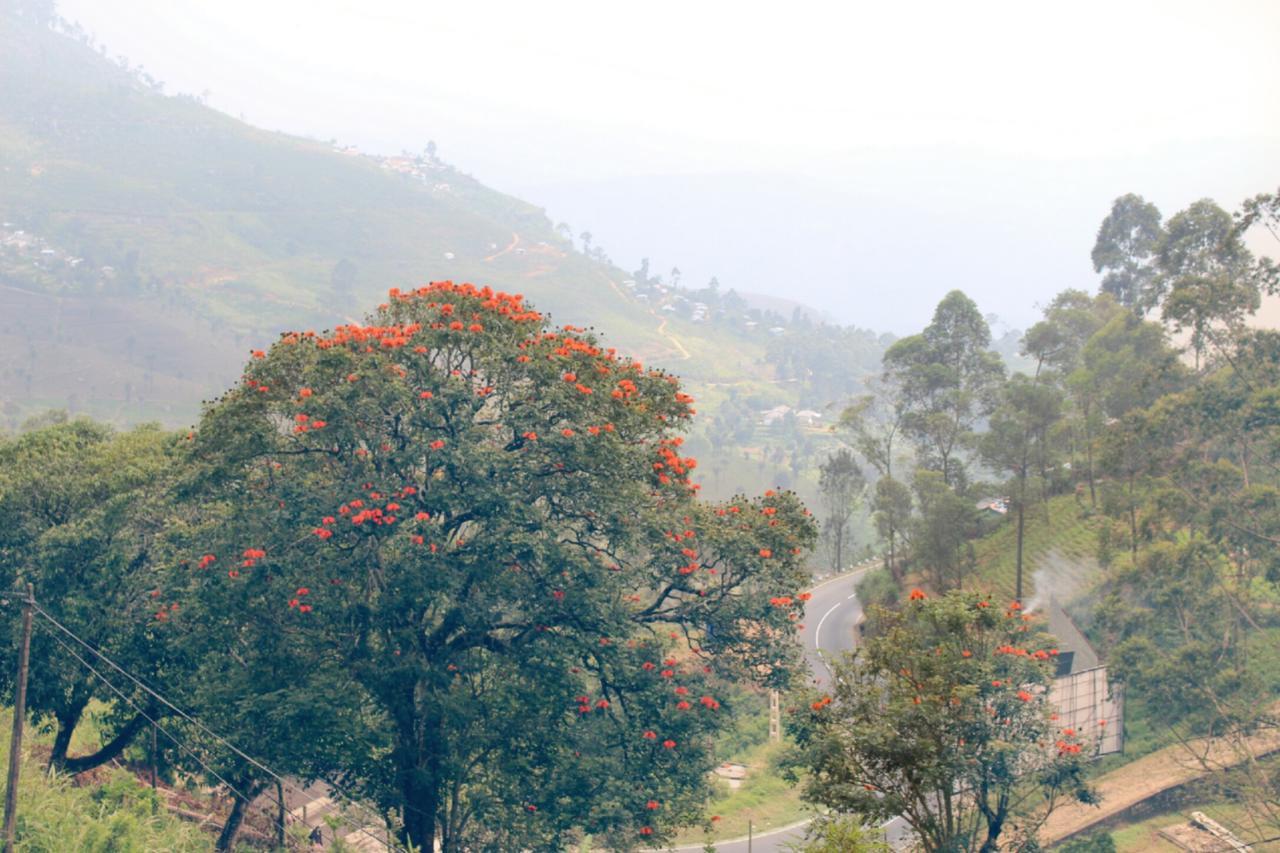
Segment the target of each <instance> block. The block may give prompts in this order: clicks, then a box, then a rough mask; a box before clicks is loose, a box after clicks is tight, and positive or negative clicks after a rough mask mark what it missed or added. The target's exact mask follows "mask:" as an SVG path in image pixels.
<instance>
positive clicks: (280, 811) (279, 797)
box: [276, 779, 286, 850]
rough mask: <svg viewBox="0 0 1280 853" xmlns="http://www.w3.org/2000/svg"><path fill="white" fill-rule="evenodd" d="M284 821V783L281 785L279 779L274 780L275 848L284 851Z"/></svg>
mask: <svg viewBox="0 0 1280 853" xmlns="http://www.w3.org/2000/svg"><path fill="white" fill-rule="evenodd" d="M284 821H285V809H284V783H282V782H281V781H280V780H279V779H277V780H276V846H277V847H279V848H280V849H281V850H284V849H286V848H285V837H284V834H285V833H284Z"/></svg>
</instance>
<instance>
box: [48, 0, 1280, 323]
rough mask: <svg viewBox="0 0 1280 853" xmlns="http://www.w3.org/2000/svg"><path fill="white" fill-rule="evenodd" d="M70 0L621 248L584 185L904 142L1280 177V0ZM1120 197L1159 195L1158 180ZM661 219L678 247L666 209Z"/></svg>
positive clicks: (110, 33)
mask: <svg viewBox="0 0 1280 853" xmlns="http://www.w3.org/2000/svg"><path fill="white" fill-rule="evenodd" d="M59 8H60V12H61V14H62V15H63V16H64V17H66V18H69V19H72V20H78V21H79V22H80V23H81V24H82V25H84V26H85V28H86V29H88V30H89V31H90V32H92V33H94V34H96V35H97V37H98V39H99V40H100V41H102V42H105V43H106V45H107V46H108V48H109V49H110V50H111V52H112V54H113V55H114V54H124V55H126V56H128V57H129V59H130V60H131V61H132V63H133V64H135V65H137V64H139V63H141V64H143V65H145V66H146V68H147V69H148V70H149V71H150V72H151V73H152V74H153V75H154V76H155V77H157V78H158V79H161V80H164V81H165V82H166V83H167V84H168V91H171V92H172V91H182V92H189V93H200V92H202V91H204V90H208V91H209V92H210V93H211V96H210V103H211V104H212V105H213V106H215V107H217V108H219V109H222V110H224V111H226V112H228V113H231V114H233V115H240V114H243V115H244V116H245V117H246V118H247V119H248V120H249V121H251V122H253V123H254V124H257V125H260V126H263V127H267V128H271V129H280V130H286V131H291V132H294V133H299V134H304V135H309V136H314V137H317V138H321V139H329V138H337V139H338V140H340V141H342V142H348V143H356V144H358V145H360V146H361V147H362V148H365V149H368V150H375V151H382V152H394V151H398V150H400V149H402V148H404V149H412V150H421V148H422V147H423V146H424V145H425V144H426V142H427V140H429V139H434V140H435V141H436V142H437V143H438V144H439V147H440V152H441V154H442V156H444V158H445V159H447V160H449V161H450V162H453V163H455V164H456V165H458V166H459V167H460V168H462V169H463V170H464V171H468V172H471V173H472V174H474V175H476V176H477V177H478V178H480V179H481V180H483V181H485V182H487V183H489V184H490V185H491V186H494V187H495V188H497V189H501V190H507V191H510V192H514V193H516V194H523V195H526V196H528V195H530V194H534V195H535V196H536V194H537V193H538V192H539V191H540V190H543V189H545V190H546V193H547V196H546V197H547V198H548V199H550V200H551V202H546V201H544V200H543V199H540V198H538V197H532V198H530V200H531V201H535V202H539V203H552V207H553V213H554V214H556V215H557V216H558V217H560V218H563V217H566V216H567V217H569V218H570V219H571V220H572V221H573V224H574V225H575V226H578V227H583V226H586V227H591V228H592V229H593V230H595V231H596V233H597V237H598V238H600V240H601V241H602V242H604V243H605V244H606V245H607V246H609V247H610V248H613V247H615V246H617V245H618V244H619V243H625V239H624V235H623V234H622V233H620V232H621V231H622V230H624V225H613V224H612V223H613V222H614V221H615V220H616V222H619V223H625V220H623V219H620V218H618V217H614V219H610V212H609V211H605V210H603V209H602V208H601V207H600V206H599V205H598V204H597V205H595V206H591V207H583V208H575V207H574V206H573V204H572V201H573V198H574V195H573V193H571V192H568V190H566V187H568V186H569V185H570V184H573V183H575V182H582V181H610V180H613V179H617V178H630V177H635V176H643V175H699V174H706V173H726V172H744V173H745V172H753V171H755V172H786V173H791V174H797V175H806V174H807V175H808V176H810V177H821V178H824V179H825V178H828V177H833V176H835V177H838V176H841V175H847V176H853V175H855V173H856V172H857V170H858V168H859V163H860V162H865V158H866V157H867V156H878V155H877V154H876V152H880V154H883V153H884V152H886V151H890V152H893V154H894V156H895V157H897V156H900V155H901V154H902V152H903V150H904V149H912V148H920V149H922V150H923V149H928V150H929V151H930V152H932V153H931V154H930V156H931V157H932V158H934V159H936V158H937V156H938V152H939V151H943V152H946V151H947V150H955V151H956V152H964V153H965V154H966V156H968V157H970V159H972V158H973V157H978V158H987V159H988V160H989V159H991V158H997V159H998V158H1002V157H1008V158H1011V159H1013V160H1017V161H1018V162H1020V163H1022V164H1024V165H1025V163H1026V162H1027V161H1038V162H1041V163H1043V164H1044V174H1045V175H1046V176H1048V177H1052V174H1053V171H1054V169H1055V168H1056V167H1055V165H1054V164H1055V162H1056V161H1059V160H1064V159H1071V160H1073V161H1076V162H1077V163H1078V162H1079V161H1080V160H1082V159H1084V160H1088V159H1089V158H1097V159H1098V160H1099V161H1104V160H1105V161H1109V162H1112V163H1116V162H1121V161H1124V162H1139V163H1141V162H1144V161H1146V160H1151V161H1154V160H1155V159H1156V158H1158V157H1160V156H1163V154H1162V153H1161V152H1166V151H1168V150H1169V149H1171V148H1179V147H1181V149H1183V150H1188V149H1189V148H1195V149H1196V150H1197V151H1201V152H1204V151H1210V149H1212V148H1213V147H1214V146H1216V145H1218V144H1219V143H1222V144H1223V145H1224V146H1227V145H1229V146H1234V148H1232V149H1231V150H1233V151H1245V152H1248V153H1247V156H1246V158H1245V160H1244V161H1241V158H1240V157H1237V156H1236V155H1235V154H1231V155H1227V154H1225V152H1226V150H1227V149H1226V148H1223V149H1222V152H1223V153H1222V158H1224V159H1227V160H1229V161H1231V162H1232V164H1233V169H1234V174H1233V176H1232V180H1231V181H1230V182H1219V184H1216V185H1215V184H1213V183H1212V182H1202V183H1196V184H1194V185H1190V184H1188V185H1187V186H1185V187H1183V185H1181V184H1180V185H1179V190H1178V192H1173V191H1172V190H1170V191H1169V197H1168V198H1167V199H1164V200H1163V201H1161V207H1162V209H1163V210H1164V211H1165V213H1166V215H1168V214H1171V213H1173V212H1174V211H1175V210H1176V208H1177V207H1179V206H1182V205H1184V204H1185V203H1187V202H1189V201H1191V200H1194V198H1196V197H1199V196H1201V195H1212V196H1214V197H1215V198H1218V199H1219V200H1220V201H1221V202H1222V203H1223V204H1224V206H1227V207H1234V206H1235V205H1236V204H1237V203H1238V202H1239V200H1240V198H1242V197H1243V196H1242V195H1240V192H1241V191H1242V189H1248V191H1249V192H1261V191H1264V190H1267V189H1274V188H1275V185H1276V183H1277V182H1278V181H1280V168H1277V167H1276V165H1275V164H1277V163H1278V162H1280V161H1278V160H1277V158H1275V157H1274V156H1271V155H1272V154H1273V153H1276V152H1280V50H1277V44H1278V43H1280V39H1278V38H1277V37H1278V36H1280V0H1214V2H1205V0H1186V1H1185V2H1184V0H1158V2H1143V1H1142V0H1106V1H1105V2H1095V0H1085V2H1080V0H1075V2H1069V3H1052V4H1050V3H1038V2H1028V0H1017V2H980V0H968V2H957V0H943V1H942V2H886V0H879V2H874V3H868V2H840V3H836V2H833V3H813V2H803V0H801V2H790V3H776V2H775V3H768V4H762V3H751V2H733V3H725V2H703V0H683V2H667V0H658V1H657V2H646V3H625V4H624V3H602V2H598V0H597V2H577V0H574V2H558V1H557V0H543V1H542V2H528V0H522V2H486V0H458V1H457V2H447V3H444V2H438V1H437V0H425V2H424V0H416V2H401V0H382V2H379V0H365V2H346V1H345V0H309V2H298V0H253V2H250V0H61V2H60V3H59ZM860 158H861V159H860ZM1171 162H1172V161H1171ZM1179 168H1181V167H1179ZM1169 171H1175V168H1174V167H1172V166H1171V167H1170V169H1169ZM1182 171H1184V172H1185V171H1186V170H1185V168H1182ZM1179 177H1181V178H1183V179H1185V178H1186V177H1187V176H1186V175H1185V174H1184V175H1181V176H1179ZM1147 180H1148V181H1149V178H1147ZM1184 183H1186V182H1185V180H1184ZM1109 186H1110V185H1108V188H1109ZM557 187H558V188H559V190H560V191H559V192H556V191H555V190H556V188H557ZM1117 189H1118V190H1119V191H1118V192H1115V193H1114V194H1115V195H1118V194H1120V192H1125V191H1130V190H1133V191H1138V192H1147V193H1148V194H1149V195H1152V196H1155V197H1157V199H1158V197H1159V195H1160V189H1161V188H1160V187H1154V186H1142V185H1130V186H1120V187H1117ZM1187 194H1189V195H1187ZM1112 197H1113V196H1112ZM566 199H567V201H566ZM1158 200H1159V199H1158ZM678 201H679V199H676V202H677V203H678ZM1044 201H1045V202H1046V203H1049V204H1051V203H1052V201H1053V200H1052V198H1048V199H1044ZM624 202H625V200H619V202H618V203H619V204H622V203H624ZM557 205H558V206H557ZM1087 209H1088V210H1089V211H1091V212H1090V213H1089V217H1090V220H1089V221H1088V222H1087V223H1082V224H1079V225H1077V224H1074V223H1073V224H1071V225H1070V226H1069V227H1071V228H1072V229H1073V230H1082V231H1083V232H1084V233H1083V234H1082V235H1079V234H1077V235H1075V236H1082V238H1083V239H1084V241H1085V242H1086V243H1087V242H1089V240H1090V239H1091V236H1092V231H1093V230H1094V229H1096V227H1097V222H1098V221H1099V220H1100V219H1101V216H1102V215H1103V214H1104V213H1105V206H1104V205H1102V204H1101V203H1100V202H1095V201H1094V200H1092V198H1091V199H1089V201H1088V206H1087ZM566 210H567V212H566ZM1095 210H1096V215H1095V214H1094V213H1093V212H1092V211H1095ZM580 216H581V217H582V218H589V217H590V218H591V219H592V221H591V222H578V219H579V217H580ZM606 225H609V226H610V227H612V228H613V230H612V231H610V232H608V233H605V234H601V230H602V229H605V228H606ZM645 227H646V229H647V231H646V236H645V239H646V240H654V241H657V242H658V243H659V244H661V241H662V235H661V221H657V222H646V223H645ZM708 237H709V238H710V239H715V235H714V234H711V235H708ZM646 245H648V244H646ZM662 250H663V246H662V245H656V246H653V248H652V249H645V251H646V252H647V253H650V254H654V255H655V256H657V257H661V256H662ZM723 251H725V252H732V251H733V247H732V246H726V247H724V249H723ZM615 257H617V255H616V253H615ZM618 260H620V261H622V262H623V263H633V262H634V261H636V260H638V258H631V257H618ZM672 260H674V261H676V262H678V263H680V265H681V267H682V268H686V270H687V267H686V263H688V262H690V261H692V262H693V264H692V265H693V266H697V263H698V260H697V259H695V258H673V259H672ZM672 260H668V261H666V263H668V264H670V263H671V262H672ZM1082 262H1087V258H1083V259H1082ZM659 263H661V261H659ZM705 266H708V267H710V269H711V271H712V272H714V271H716V269H717V268H716V267H713V266H711V261H708V262H707V264H705ZM659 268H662V267H661V266H659ZM1084 269H1085V271H1086V272H1087V266H1085V267H1084ZM704 278H705V276H704ZM690 280H692V279H690ZM748 284H750V283H749V282H748ZM1086 284H1087V283H1086ZM810 298H811V299H812V298H813V297H812V296H811V297H810ZM1028 302H1030V299H1028Z"/></svg>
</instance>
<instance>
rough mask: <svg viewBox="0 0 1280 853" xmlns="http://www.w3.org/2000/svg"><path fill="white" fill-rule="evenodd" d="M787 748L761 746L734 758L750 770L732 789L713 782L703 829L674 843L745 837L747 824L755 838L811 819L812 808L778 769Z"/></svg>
mask: <svg viewBox="0 0 1280 853" xmlns="http://www.w3.org/2000/svg"><path fill="white" fill-rule="evenodd" d="M788 748H789V747H788V744H786V743H765V744H761V745H759V746H757V747H755V748H753V749H751V750H748V751H746V752H743V753H740V754H738V755H735V756H734V758H733V761H734V762H735V763H738V764H745V765H746V766H747V767H748V768H750V770H749V772H748V774H747V778H746V779H745V780H744V781H743V783H742V785H741V786H740V787H738V788H736V789H734V788H731V787H730V786H729V784H728V783H727V782H725V781H724V780H717V782H716V783H715V787H714V789H713V791H712V794H711V798H710V800H708V802H707V805H706V809H705V812H706V816H705V818H704V819H703V823H704V825H703V827H701V828H697V829H687V830H685V831H684V832H682V833H681V834H680V835H679V836H677V842H678V843H679V844H697V843H699V842H704V841H708V840H711V841H714V840H715V839H727V838H739V837H745V836H746V835H747V829H748V823H750V825H751V828H752V831H754V832H755V833H756V834H757V835H759V834H761V833H764V832H770V831H772V830H775V829H779V828H781V827H784V826H791V825H792V824H794V823H798V822H799V821H802V820H806V819H808V818H810V817H812V816H813V808H812V807H811V806H809V805H807V804H805V803H804V801H803V800H802V799H801V797H800V789H799V788H798V787H797V786H796V785H793V784H791V783H789V782H787V781H786V780H785V779H784V778H783V774H782V772H781V767H782V762H783V759H784V757H785V753H786V750H787V749H788Z"/></svg>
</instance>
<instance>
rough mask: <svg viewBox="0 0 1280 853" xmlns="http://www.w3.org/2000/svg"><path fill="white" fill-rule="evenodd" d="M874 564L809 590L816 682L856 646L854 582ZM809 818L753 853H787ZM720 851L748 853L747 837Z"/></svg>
mask: <svg viewBox="0 0 1280 853" xmlns="http://www.w3.org/2000/svg"><path fill="white" fill-rule="evenodd" d="M869 568H870V567H869V566H866V565H862V566H860V567H859V568H857V569H855V570H854V571H852V572H848V573H846V574H843V575H837V576H836V577H833V578H828V579H827V580H824V581H822V582H821V583H819V584H818V585H817V586H815V587H813V588H812V589H811V590H809V591H810V592H811V593H813V598H811V599H809V600H808V601H807V602H805V607H804V622H803V625H804V627H803V628H801V629H800V641H801V642H802V643H803V644H804V656H805V659H806V660H807V661H808V662H809V668H810V669H811V670H812V671H813V678H814V683H815V684H816V685H817V686H818V687H822V686H823V685H825V684H826V683H827V682H828V681H829V680H830V678H831V669H830V668H829V667H828V666H827V660H828V659H830V658H833V657H835V656H836V655H839V654H841V653H843V652H847V651H850V650H851V649H853V647H854V645H856V636H855V634H856V631H857V625H858V621H859V620H860V619H861V618H862V604H861V603H860V602H859V601H858V597H857V596H856V595H855V594H854V591H853V588H854V585H855V584H856V583H857V582H858V580H859V579H861V577H862V574H863V573H864V572H866V571H867V570H868V569H869ZM808 823H809V822H808V821H803V822H801V823H797V824H794V825H792V826H788V827H784V828H782V829H775V830H773V831H772V832H767V833H762V834H757V835H756V836H755V838H753V839H752V841H751V846H750V853H783V851H785V850H787V849H789V845H791V844H794V843H795V842H797V841H800V840H801V839H803V838H804V829H805V827H806V826H807V825H808ZM715 848H716V851H717V853H748V847H747V839H745V838H735V839H731V840H728V841H717V842H716V843H715ZM664 849H668V850H673V851H676V853H701V851H703V850H705V849H706V847H705V845H702V844H692V845H687V846H685V847H671V848H664Z"/></svg>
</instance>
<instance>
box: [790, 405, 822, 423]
mask: <svg viewBox="0 0 1280 853" xmlns="http://www.w3.org/2000/svg"><path fill="white" fill-rule="evenodd" d="M796 420H798V421H799V422H800V423H802V424H804V425H805V426H813V425H814V424H815V423H817V422H818V421H820V420H822V412H815V411H814V410H813V409H801V410H800V411H798V412H796Z"/></svg>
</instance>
